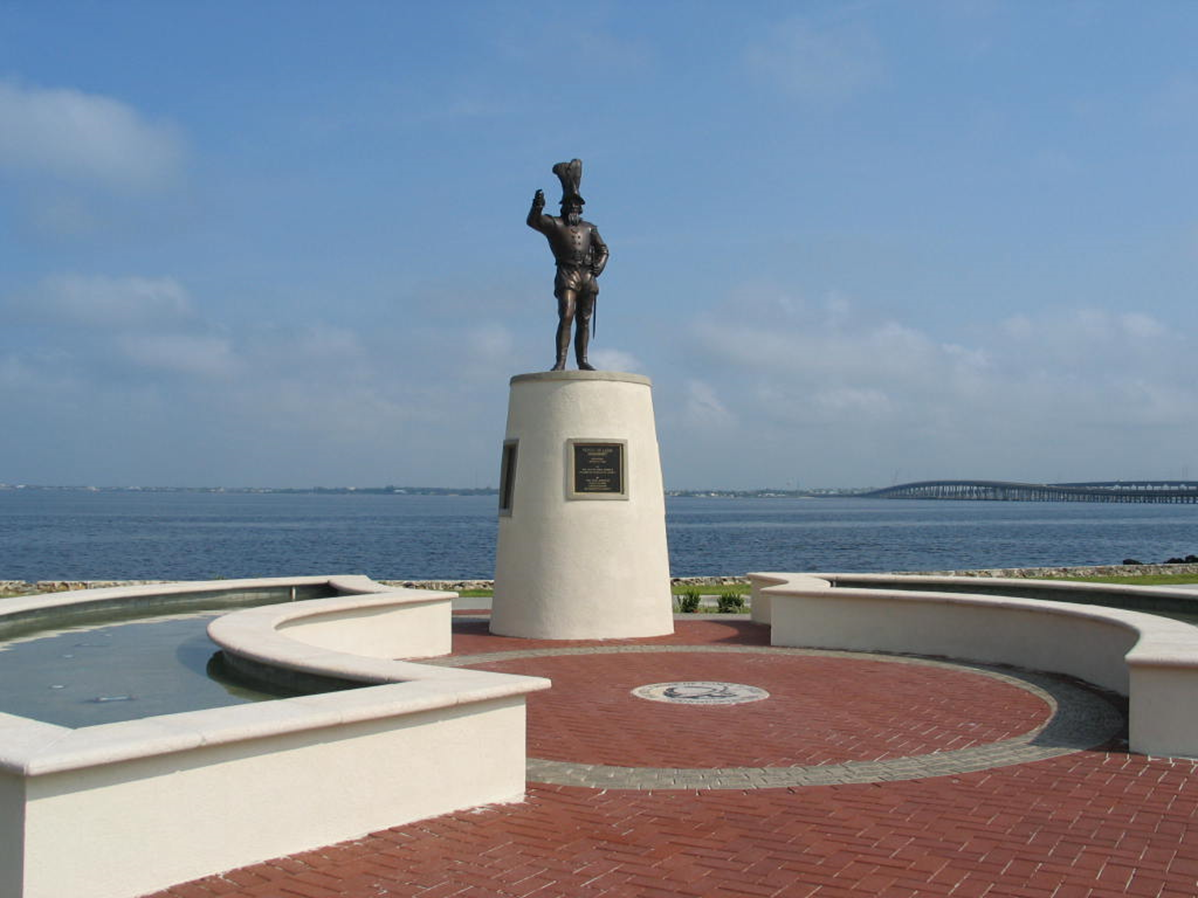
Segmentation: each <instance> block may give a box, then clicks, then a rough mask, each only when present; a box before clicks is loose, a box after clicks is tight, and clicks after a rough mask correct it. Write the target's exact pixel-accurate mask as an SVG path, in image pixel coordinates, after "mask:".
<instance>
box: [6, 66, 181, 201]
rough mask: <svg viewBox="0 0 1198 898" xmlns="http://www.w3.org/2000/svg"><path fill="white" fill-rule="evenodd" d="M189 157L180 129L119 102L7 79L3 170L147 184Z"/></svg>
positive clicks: (169, 174)
mask: <svg viewBox="0 0 1198 898" xmlns="http://www.w3.org/2000/svg"><path fill="white" fill-rule="evenodd" d="M182 156H183V145H182V141H181V140H180V138H179V136H178V134H177V133H176V131H175V129H174V128H172V127H171V126H169V125H165V124H159V123H153V122H148V121H146V120H145V119H144V118H143V117H142V116H141V115H140V114H139V113H138V112H137V111H136V110H135V109H133V108H132V107H130V106H128V105H126V104H125V103H122V102H120V101H119V100H114V99H112V98H110V97H105V96H100V95H98V94H87V93H83V92H82V91H78V90H72V89H66V88H56V89H51V88H39V87H25V86H22V85H20V84H17V83H15V82H13V81H0V169H10V170H12V171H16V172H20V173H26V174H28V173H32V174H35V175H50V176H53V177H58V178H67V179H71V180H77V181H86V182H90V183H100V184H103V185H105V186H107V187H110V188H116V189H120V190H125V189H138V190H142V189H148V188H156V187H160V186H163V185H164V184H166V183H168V182H169V181H170V180H171V179H172V178H173V177H174V176H175V174H176V173H177V171H178V169H179V167H180V164H181V161H182Z"/></svg>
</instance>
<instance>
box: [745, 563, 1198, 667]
mask: <svg viewBox="0 0 1198 898" xmlns="http://www.w3.org/2000/svg"><path fill="white" fill-rule="evenodd" d="M748 576H749V580H750V582H752V583H753V585H754V588H755V590H759V591H760V592H761V594H762V595H765V596H770V597H774V596H779V597H784V596H786V595H794V594H795V593H796V591H802V592H811V591H823V590H832V589H834V590H835V591H836V594H837V595H838V596H843V597H844V598H846V599H851V598H874V599H876V598H885V599H888V600H893V601H896V602H921V603H925V604H954V605H976V606H986V607H991V608H1008V609H1011V610H1018V611H1030V612H1036V613H1039V614H1051V615H1060V616H1064V617H1073V618H1077V619H1079V620H1087V621H1092V622H1095V623H1099V624H1107V625H1109V626H1112V627H1118V628H1121V629H1124V630H1128V631H1130V632H1131V633H1132V634H1133V635H1134V636H1135V644H1134V645H1133V646H1132V648H1131V649H1130V650H1129V651H1128V653H1127V654H1126V655H1125V656H1124V661H1125V663H1126V664H1127V665H1128V667H1141V668H1146V667H1175V668H1194V669H1195V670H1198V627H1194V626H1192V625H1190V624H1186V623H1183V622H1181V621H1176V620H1171V619H1169V618H1166V617H1161V616H1160V615H1156V614H1148V613H1145V612H1142V611H1127V610H1124V609H1122V608H1107V607H1104V606H1101V605H1087V604H1078V602H1077V600H1078V599H1081V598H1082V597H1084V596H1085V595H1086V594H1087V593H1091V594H1092V593H1094V592H1101V593H1103V594H1104V595H1118V594H1125V595H1146V596H1159V595H1162V594H1164V592H1165V591H1164V590H1162V588H1160V587H1152V586H1123V585H1121V584H1110V583H1102V584H1099V583H1094V584H1088V583H1072V582H1057V581H1043V582H1041V581H1036V583H1035V587H1036V588H1037V589H1040V588H1041V587H1044V588H1045V589H1047V590H1058V591H1060V592H1061V593H1062V594H1064V593H1072V594H1073V596H1074V598H1075V600H1074V601H1072V602H1065V601H1061V602H1057V601H1052V600H1050V599H1029V598H1018V597H1015V596H1007V595H1001V594H992V593H990V592H989V590H1001V589H1002V588H1004V587H1006V588H1010V589H1012V590H1014V589H1024V590H1026V589H1027V588H1028V586H1029V583H1028V581H1027V580H1022V579H1014V578H1000V577H991V578H985V579H982V578H973V577H968V578H966V577H943V576H916V575H902V574H900V575H890V574H831V573H811V574H806V573H804V574H789V573H778V572H762V573H752V574H749V575H748ZM842 584H851V585H842ZM883 584H885V588H882V586H883ZM871 585H872V586H874V587H875V588H870V586H871ZM921 585H923V586H951V587H954V591H952V592H948V591H935V592H933V591H928V590H920V589H919V586H921ZM975 589H976V590H978V591H979V592H981V591H982V590H983V589H985V590H987V591H986V592H985V593H984V594H976V593H974V592H971V590H975ZM1168 592H1169V593H1170V594H1172V595H1173V596H1174V597H1176V598H1180V599H1187V600H1189V601H1190V602H1193V601H1194V596H1193V593H1187V591H1186V590H1169V591H1168ZM1195 610H1196V611H1198V607H1196V609H1195Z"/></svg>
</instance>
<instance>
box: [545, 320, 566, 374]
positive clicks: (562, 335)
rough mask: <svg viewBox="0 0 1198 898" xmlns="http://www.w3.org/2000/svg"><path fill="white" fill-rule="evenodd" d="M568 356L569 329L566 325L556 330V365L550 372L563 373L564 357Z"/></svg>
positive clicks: (564, 368) (564, 367)
mask: <svg viewBox="0 0 1198 898" xmlns="http://www.w3.org/2000/svg"><path fill="white" fill-rule="evenodd" d="M569 354H570V328H569V326H568V325H558V328H557V364H556V365H554V366H553V367H552V368H550V369H549V370H550V371H565V370H566V356H567V355H569Z"/></svg>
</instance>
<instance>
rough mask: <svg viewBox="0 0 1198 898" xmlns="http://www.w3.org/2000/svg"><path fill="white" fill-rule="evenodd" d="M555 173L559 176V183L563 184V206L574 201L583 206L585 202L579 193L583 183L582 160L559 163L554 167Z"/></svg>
mask: <svg viewBox="0 0 1198 898" xmlns="http://www.w3.org/2000/svg"><path fill="white" fill-rule="evenodd" d="M553 173H554V174H555V175H557V178H558V180H559V181H561V182H562V205H563V206H564V205H565V204H566V203H567V202H569V201H571V200H573V201H574V202H576V203H578V205H580V206H581V205H583V204H584V203H585V202H586V200H584V199H583V198H582V197H581V196H580V195H579V193H578V187H579V185H580V184H581V183H582V160H581V159H571V160H570V161H569V162H559V163H558V164H557V165H555V166H553Z"/></svg>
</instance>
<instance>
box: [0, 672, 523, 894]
mask: <svg viewBox="0 0 1198 898" xmlns="http://www.w3.org/2000/svg"><path fill="white" fill-rule="evenodd" d="M378 688H384V689H386V688H394V687H378ZM482 746H485V747H486V750H485V752H483V751H482ZM523 763H524V700H523V696H520V697H511V698H507V699H497V700H494V701H491V702H485V703H479V704H476V705H473V706H470V707H463V708H453V709H441V710H438V711H435V712H433V711H430V712H426V713H424V714H416V715H409V716H407V717H406V718H404V719H402V720H396V719H393V718H383V719H375V720H367V721H362V722H359V723H355V724H345V725H341V726H338V727H336V728H332V727H329V728H324V729H318V730H309V731H303V732H293V733H285V734H279V735H277V736H274V737H271V738H267V739H258V740H252V741H242V742H235V743H228V744H224V745H217V746H201V747H198V748H196V749H194V750H192V751H187V752H175V753H171V754H165V755H156V756H151V757H145V758H139V759H135V760H131V761H126V762H123V763H118V764H109V765H98V766H88V767H83V768H76V769H71V770H66V771H63V772H60V773H56V774H47V775H44V776H38V777H32V778H30V779H28V780H27V781H26V782H27V789H28V796H27V799H26V804H25V809H26V810H25V813H26V821H25V834H24V837H25V851H24V854H25V859H24V869H25V883H24V890H23V891H22V892H20V893H6V894H14V895H15V894H20V895H21V896H22V898H63V896H68V895H86V896H88V898H129V896H133V895H140V894H143V893H146V892H150V891H154V890H156V889H160V888H164V887H166V886H168V885H170V884H172V883H177V882H181V881H185V880H188V879H193V878H197V877H200V876H204V875H207V874H210V873H213V872H216V871H219V870H225V869H230V868H233V867H239V866H243V865H246V864H250V863H254V862H257V861H262V860H267V859H269V858H272V857H277V856H280V855H285V854H291V853H294V852H296V851H302V850H305V849H308V848H317V847H320V846H322V845H328V844H331V843H333V842H337V841H341V840H344V839H349V838H354V837H356V836H361V835H365V834H366V833H368V832H371V831H374V830H377V829H383V828H385V827H389V826H395V825H397V824H400V823H403V822H407V821H412V820H419V819H422V818H425V817H430V816H434V815H437V814H442V813H446V812H448V811H452V810H458V809H461V808H466V807H471V806H475V805H478V804H483V803H490V802H499V801H513V800H518V799H520V798H521V797H522V795H523V792H524V774H523Z"/></svg>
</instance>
